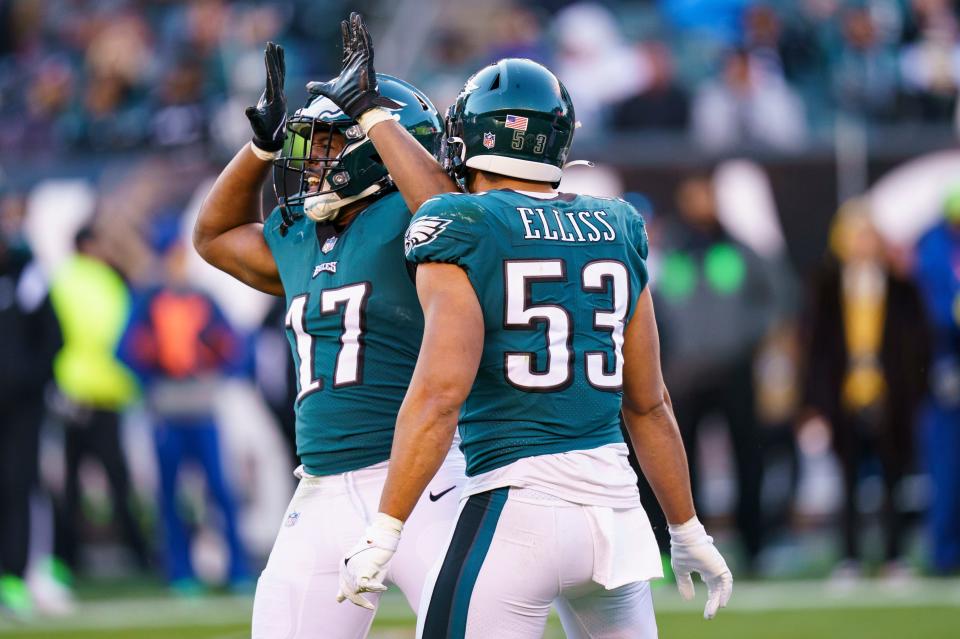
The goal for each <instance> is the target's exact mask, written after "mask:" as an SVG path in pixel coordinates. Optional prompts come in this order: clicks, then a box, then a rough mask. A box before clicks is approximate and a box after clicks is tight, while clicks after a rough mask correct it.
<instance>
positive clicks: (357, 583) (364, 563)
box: [337, 513, 403, 610]
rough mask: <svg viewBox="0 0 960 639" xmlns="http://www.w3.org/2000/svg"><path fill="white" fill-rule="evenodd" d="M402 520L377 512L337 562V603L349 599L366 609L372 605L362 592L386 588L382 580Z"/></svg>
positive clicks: (370, 608)
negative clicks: (338, 578) (352, 545)
mask: <svg viewBox="0 0 960 639" xmlns="http://www.w3.org/2000/svg"><path fill="white" fill-rule="evenodd" d="M402 530H403V522H402V521H400V520H399V519H396V518H394V517H391V516H390V515H387V514H385V513H377V514H376V516H374V518H373V521H372V522H371V523H370V525H369V526H367V530H366V531H365V532H364V534H363V538H362V539H360V541H359V542H357V544H356V545H355V546H354V547H353V548H352V549H351V550H350V552H348V553H347V554H346V555H345V556H344V558H343V561H342V562H341V563H340V591H339V592H337V602H338V603H340V602H342V601H343V600H344V599H349V600H350V602H351V603H354V604H356V605H358V606H360V607H362V608H366V609H367V610H373V609H374V605H373V603H371V602H370V601H369V600H368V599H367V598H366V597H362V596H361V595H360V593H362V592H383V591H384V590H386V589H387V587H386V586H385V585H383V580H384V579H385V578H386V576H387V567H388V566H389V564H390V560H391V559H393V554H394V553H395V552H396V551H397V545H399V543H400V532H401V531H402Z"/></svg>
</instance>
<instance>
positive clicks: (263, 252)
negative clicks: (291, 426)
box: [195, 18, 463, 639]
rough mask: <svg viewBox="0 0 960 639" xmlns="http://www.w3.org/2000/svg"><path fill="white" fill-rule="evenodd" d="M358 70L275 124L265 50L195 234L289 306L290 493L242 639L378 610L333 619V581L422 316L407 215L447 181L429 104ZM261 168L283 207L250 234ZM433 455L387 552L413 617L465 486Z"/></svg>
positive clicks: (348, 611) (276, 105)
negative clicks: (382, 151)
mask: <svg viewBox="0 0 960 639" xmlns="http://www.w3.org/2000/svg"><path fill="white" fill-rule="evenodd" d="M357 20H359V18H357ZM357 26H358V25H357V24H355V25H353V27H352V28H351V27H350V25H346V24H345V25H344V46H345V52H344V53H345V56H344V61H345V65H350V64H354V63H356V62H357V56H355V55H351V54H352V53H354V50H353V45H354V42H353V40H354V39H352V38H348V35H350V33H351V32H355V31H357ZM359 62H360V63H361V65H360V66H361V67H362V68H361V69H359V70H358V69H357V66H356V64H354V66H353V67H352V68H345V69H344V72H343V73H341V75H340V76H339V78H338V81H339V82H340V84H339V85H338V86H339V89H340V90H341V92H344V93H349V91H348V90H350V89H356V88H357V82H359V81H362V82H363V87H362V89H363V90H362V91H354V92H353V93H351V94H349V97H351V99H349V100H343V104H342V105H340V104H338V103H336V102H334V101H332V100H331V99H329V98H327V97H322V96H318V95H312V96H311V98H310V100H309V101H308V103H307V104H306V105H305V106H304V107H303V108H302V109H300V110H298V111H297V112H296V113H295V114H294V115H293V116H292V117H290V118H289V119H288V118H287V114H286V105H285V99H284V95H283V52H282V49H280V48H279V47H276V46H274V45H272V44H270V45H268V48H267V52H266V64H267V87H266V91H265V92H264V95H263V97H262V98H261V101H260V103H259V104H258V105H257V106H256V107H251V108H250V109H248V110H247V116H248V117H249V118H250V120H251V124H252V125H253V129H254V139H253V142H252V144H251V145H249V146H245V147H244V148H243V149H241V151H240V152H238V153H237V155H236V156H235V157H234V159H233V160H232V161H231V163H230V165H229V166H228V167H227V168H226V169H225V170H224V171H223V173H222V174H221V175H220V177H219V178H218V179H217V182H216V184H215V185H214V187H213V189H212V190H211V192H210V194H209V195H208V197H207V200H206V201H205V202H204V205H203V207H202V208H201V212H200V217H199V219H198V223H197V227H196V229H195V245H196V246H197V249H198V251H199V252H200V254H201V255H202V256H203V257H204V258H205V259H207V261H209V262H211V263H212V264H214V265H215V266H218V267H219V268H221V269H223V270H225V271H227V272H228V273H230V274H231V275H234V276H235V277H237V278H238V279H240V280H241V281H244V282H245V283H248V284H250V285H251V286H254V287H255V288H258V289H260V290H263V291H266V292H268V293H273V294H276V295H283V296H284V297H285V298H286V303H287V314H286V325H287V334H288V337H289V339H290V344H291V348H292V350H293V355H294V361H295V366H296V368H297V374H298V390H299V392H298V395H297V399H296V405H295V407H294V408H295V410H296V414H297V426H296V429H297V431H296V436H297V452H298V455H299V456H300V459H301V462H302V465H301V466H300V467H299V468H298V469H297V470H296V475H297V477H298V478H299V479H300V482H299V485H298V487H297V490H296V493H295V494H294V496H293V498H292V500H291V502H290V505H289V507H288V509H287V511H286V514H285V516H284V518H283V520H282V522H280V525H279V526H278V529H279V532H278V534H277V538H276V541H275V543H274V546H273V549H272V551H271V553H270V558H269V560H268V562H267V566H266V568H265V569H264V571H263V573H262V574H261V576H260V579H259V581H258V583H257V591H256V597H255V600H254V606H253V608H254V610H253V631H252V636H253V638H254V639H281V638H282V639H307V638H309V639H315V638H317V637H324V638H325V639H361V638H362V637H365V636H366V635H367V632H368V630H369V628H370V624H371V622H372V620H373V612H371V611H374V610H375V608H376V605H377V601H378V600H377V596H376V595H373V596H371V597H369V599H366V600H363V601H362V604H363V605H364V607H365V608H367V609H362V608H359V607H356V606H352V605H350V606H343V605H337V603H336V601H335V600H334V598H335V596H336V595H337V592H338V588H339V586H340V584H339V570H338V569H339V565H340V563H341V557H342V555H343V554H344V553H346V552H347V551H348V549H349V548H350V545H351V544H352V543H353V542H354V540H355V539H356V538H357V537H358V536H360V535H361V534H363V532H364V530H366V529H367V527H368V526H370V525H371V523H372V520H373V519H374V516H375V514H376V503H377V500H378V498H379V495H380V492H381V488H382V486H383V482H384V480H385V478H386V467H387V460H388V458H389V455H390V446H391V442H392V438H393V427H394V423H395V420H396V414H397V411H398V409H399V406H400V402H401V400H402V398H403V395H404V393H405V391H406V388H407V385H408V383H409V380H410V376H411V374H412V371H413V367H414V363H415V361H416V356H417V352H418V349H419V345H420V339H421V335H422V329H423V316H422V312H421V310H420V307H419V304H418V301H417V297H416V291H415V289H414V286H413V283H412V282H411V280H410V276H409V274H408V271H407V267H406V263H405V261H404V257H403V237H404V233H405V230H406V227H407V225H408V223H409V221H410V210H411V209H415V208H416V207H417V206H418V205H419V204H420V202H422V201H423V200H424V199H426V197H428V196H429V195H433V194H435V193H438V192H442V191H444V190H448V189H450V188H452V187H453V183H452V181H451V180H450V179H449V177H448V176H447V175H446V174H445V173H443V171H442V170H441V169H440V167H439V165H437V163H436V160H435V158H434V157H433V156H432V155H431V153H430V151H429V150H433V149H434V148H435V145H434V143H435V142H436V139H437V136H438V134H439V132H440V121H439V115H438V114H437V112H436V110H435V109H434V108H433V106H432V105H431V104H430V102H429V100H428V99H427V98H426V97H425V96H424V95H423V94H422V93H420V92H419V91H417V90H416V89H415V88H413V87H411V86H410V85H409V84H407V83H405V82H403V81H401V80H398V79H396V78H391V77H389V76H384V75H380V76H378V75H376V74H375V73H374V72H373V69H372V50H371V49H369V48H367V49H366V50H365V51H364V52H363V55H361V56H360V60H359ZM365 103H368V104H385V105H387V106H388V107H389V109H390V110H389V116H388V117H386V118H383V119H381V120H373V121H372V122H371V120H370V119H366V118H363V117H362V114H363V112H364V111H366V110H367V109H366V108H365ZM374 125H376V130H373V128H374ZM373 139H376V140H377V141H378V143H379V144H381V145H385V148H393V149H397V150H399V151H400V155H401V156H402V157H403V158H404V165H403V166H402V167H400V171H399V174H397V175H395V174H393V173H389V174H388V170H392V169H393V168H395V167H396V166H397V165H396V164H393V165H391V163H389V162H385V161H383V160H381V158H380V157H379V155H378V154H377V151H376V149H374V146H373V142H372V140H373ZM271 166H272V167H273V169H274V187H275V190H276V193H277V196H278V200H279V204H280V206H279V207H278V208H277V209H275V210H274V211H273V212H272V213H271V214H270V215H269V216H267V217H266V219H263V220H262V221H261V216H260V211H259V207H260V187H261V182H262V181H263V179H264V178H265V176H266V173H267V171H268V170H269V169H270V168H271ZM411 166H413V167H417V166H419V167H421V168H422V170H421V171H420V172H419V173H418V174H417V176H416V177H417V179H416V180H409V179H404V176H405V175H407V174H405V173H404V172H403V171H404V169H405V168H408V167H411ZM401 183H402V184H401ZM396 184H401V186H403V187H404V194H403V195H401V194H400V193H398V192H397V189H396V187H395V185H396ZM446 457H447V460H446V463H445V464H444V470H442V471H441V472H440V473H438V474H437V476H436V480H435V485H434V486H432V487H431V489H430V493H431V494H430V496H429V498H428V497H427V495H424V499H423V502H424V503H423V504H422V505H421V506H419V507H418V508H417V513H416V514H415V515H414V516H413V517H412V519H411V523H410V525H409V527H411V528H413V534H412V535H411V536H410V538H409V539H408V540H405V543H403V544H400V545H399V547H395V549H396V550H397V562H396V564H395V570H394V571H393V572H392V573H391V575H390V577H391V581H392V582H393V583H394V584H396V585H397V586H398V587H399V588H400V589H401V590H402V591H403V593H404V594H405V595H406V597H407V600H408V601H409V602H410V604H411V605H412V606H413V608H414V609H416V608H417V607H418V605H419V598H420V595H421V592H422V587H423V583H424V580H425V578H426V575H427V573H428V571H429V568H430V566H431V565H432V564H433V563H434V561H435V559H436V558H437V555H438V552H439V549H440V547H441V545H442V542H443V539H444V537H445V535H446V532H447V530H449V527H450V525H451V522H452V521H453V519H454V517H455V514H456V505H457V492H456V491H458V489H459V487H462V484H463V481H462V480H463V458H462V456H461V455H460V453H459V451H457V450H455V449H452V450H449V451H448V454H447V456H446ZM358 601H359V598H358Z"/></svg>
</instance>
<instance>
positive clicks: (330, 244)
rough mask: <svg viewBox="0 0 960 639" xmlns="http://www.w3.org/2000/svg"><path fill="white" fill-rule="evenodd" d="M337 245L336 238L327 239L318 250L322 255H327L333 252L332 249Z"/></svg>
mask: <svg viewBox="0 0 960 639" xmlns="http://www.w3.org/2000/svg"><path fill="white" fill-rule="evenodd" d="M336 245H337V236H336V235H334V236H333V237H328V238H327V241H326V242H324V243H323V246H322V247H320V250H321V251H323V252H324V253H329V252H330V251H332V250H333V247H334V246H336Z"/></svg>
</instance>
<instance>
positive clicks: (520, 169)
mask: <svg viewBox="0 0 960 639" xmlns="http://www.w3.org/2000/svg"><path fill="white" fill-rule="evenodd" d="M575 128H576V118H575V116H574V112H573V102H572V101H571V100H570V94H569V93H568V92H567V89H566V88H565V87H564V86H563V84H562V83H561V82H560V80H558V79H557V77H556V76H555V75H553V73H551V72H550V71H549V70H548V69H547V68H546V67H544V66H542V65H540V64H537V63H536V62H534V61H532V60H526V59H522V58H507V59H505V60H500V61H499V62H497V63H495V64H491V65H489V66H487V67H485V68H483V69H481V70H480V71H478V72H477V73H475V74H474V75H473V76H471V78H470V79H469V80H467V83H466V84H465V85H464V87H463V90H462V91H461V92H460V95H459V96H458V97H457V101H456V103H454V105H453V106H452V107H450V109H449V110H448V111H447V116H446V122H445V137H444V141H443V144H442V148H441V162H443V164H444V166H445V168H447V170H448V171H450V172H451V174H452V175H453V176H454V177H455V178H458V179H463V178H464V176H465V175H466V169H467V168H474V169H478V170H481V171H488V172H490V173H498V174H500V175H507V176H510V177H515V178H520V179H523V180H534V181H537V182H550V183H558V182H559V181H560V177H561V175H562V173H563V165H564V163H565V162H566V160H567V155H568V154H569V153H570V145H571V144H572V143H573V132H574V129H575Z"/></svg>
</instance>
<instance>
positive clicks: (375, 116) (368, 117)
mask: <svg viewBox="0 0 960 639" xmlns="http://www.w3.org/2000/svg"><path fill="white" fill-rule="evenodd" d="M392 119H393V114H392V113H390V112H389V111H387V110H386V109H384V108H383V107H373V108H372V109H367V110H366V111H364V112H363V113H361V114H360V117H359V118H357V124H359V125H360V128H361V129H363V134H364V135H369V134H370V129H372V128H373V127H374V126H376V125H378V124H380V123H381V122H386V121H387V120H392Z"/></svg>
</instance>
